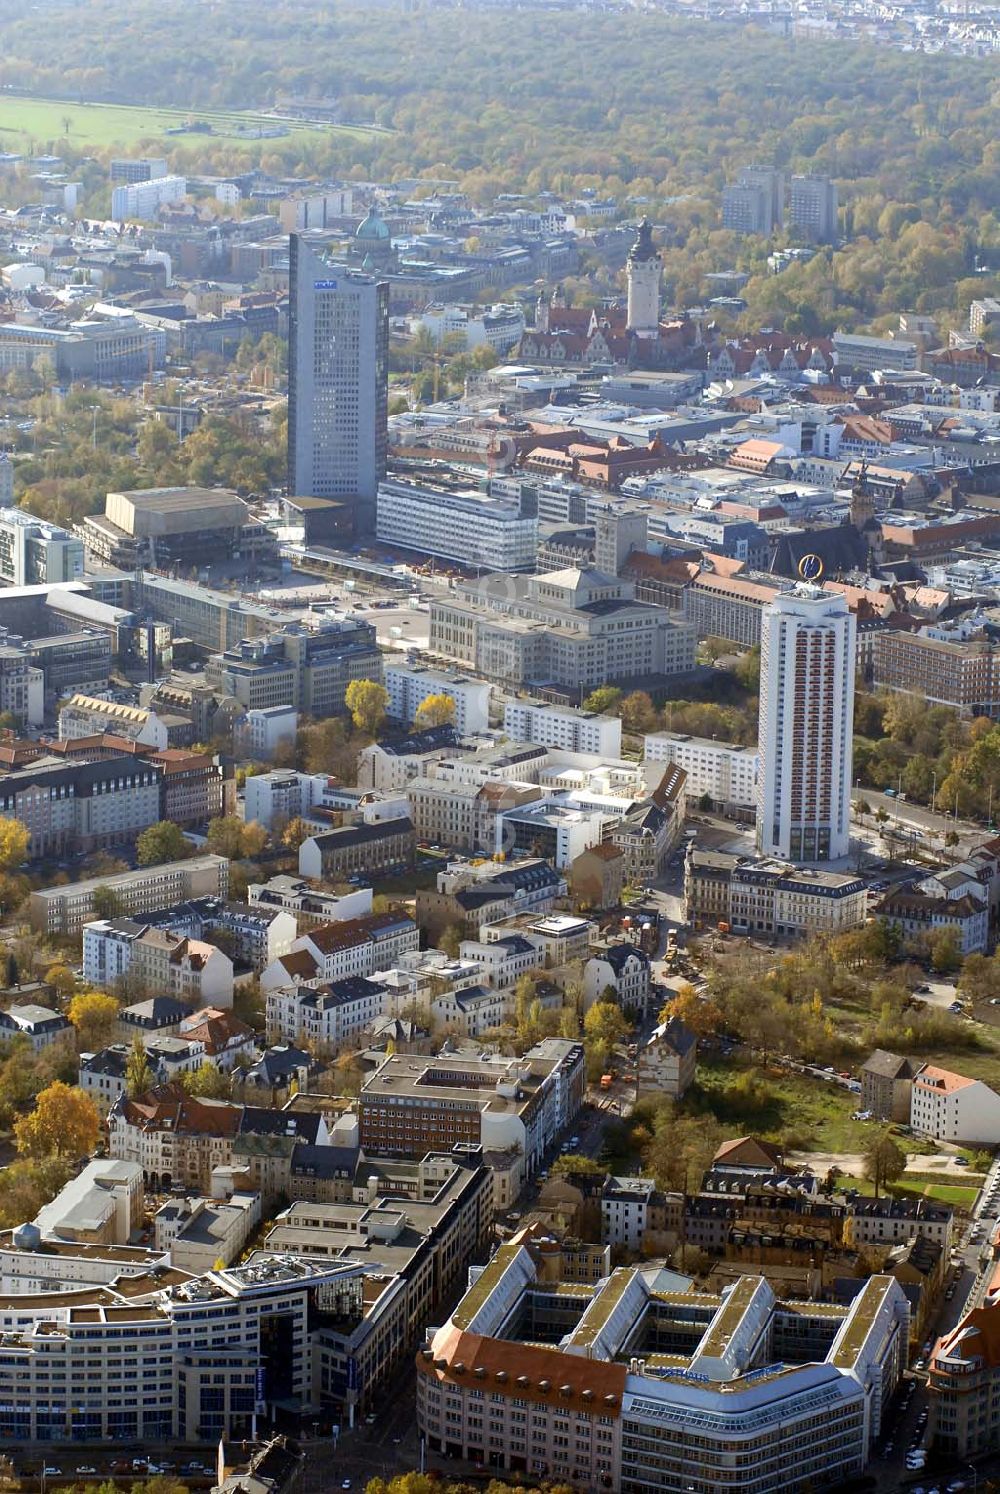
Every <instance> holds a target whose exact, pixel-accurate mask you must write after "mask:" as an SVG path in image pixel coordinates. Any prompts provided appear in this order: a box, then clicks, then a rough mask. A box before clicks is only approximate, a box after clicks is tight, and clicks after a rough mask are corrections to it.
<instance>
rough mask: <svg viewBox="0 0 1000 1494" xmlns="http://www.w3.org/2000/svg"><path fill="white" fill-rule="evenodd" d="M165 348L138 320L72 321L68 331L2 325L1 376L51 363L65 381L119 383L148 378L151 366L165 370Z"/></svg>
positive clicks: (16, 324) (0, 335) (64, 329)
mask: <svg viewBox="0 0 1000 1494" xmlns="http://www.w3.org/2000/svg"><path fill="white" fill-rule="evenodd" d="M165 355H166V346H165V343H163V342H162V340H161V339H160V337H159V336H158V334H157V333H156V332H154V331H152V330H151V329H150V328H149V327H145V326H143V325H141V324H140V323H139V321H138V320H137V319H136V318H135V317H134V316H119V317H114V318H108V319H103V320H96V319H95V320H90V321H81V322H73V323H71V325H70V326H68V327H43V326H40V325H38V324H37V323H34V322H31V323H20V322H4V324H3V326H2V327H0V373H10V372H11V371H12V370H14V369H19V368H32V367H33V366H34V363H35V360H36V359H37V358H40V357H46V358H51V359H52V360H53V361H54V363H55V367H56V377H57V378H58V379H59V380H60V381H61V382H72V381H74V380H75V379H86V380H89V381H91V382H93V383H105V384H106V383H120V382H121V381H122V380H123V379H141V378H145V377H147V376H148V373H149V366H150V362H151V361H152V364H153V367H154V368H162V367H163V360H164V357H165Z"/></svg>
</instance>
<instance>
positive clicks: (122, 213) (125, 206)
mask: <svg viewBox="0 0 1000 1494" xmlns="http://www.w3.org/2000/svg"><path fill="white" fill-rule="evenodd" d="M186 196H187V181H186V179H185V178H184V177H183V176H156V177H153V178H152V179H151V180H150V181H145V182H130V183H129V184H128V185H126V186H119V187H112V189H111V216H112V218H113V219H114V220H115V222H116V223H121V222H123V221H124V220H125V219H127V218H142V219H146V218H155V217H156V211H157V209H158V208H161V207H163V206H164V205H165V204H166V203H169V202H182V201H183V199H184V198H185V197H186Z"/></svg>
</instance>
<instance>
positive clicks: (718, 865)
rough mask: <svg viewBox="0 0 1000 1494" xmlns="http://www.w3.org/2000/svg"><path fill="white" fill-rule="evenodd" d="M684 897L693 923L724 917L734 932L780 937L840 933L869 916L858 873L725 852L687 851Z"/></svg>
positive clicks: (701, 925)
mask: <svg viewBox="0 0 1000 1494" xmlns="http://www.w3.org/2000/svg"><path fill="white" fill-rule="evenodd" d="M684 897H685V908H686V915H687V918H688V920H689V922H691V923H692V925H693V926H694V927H695V928H706V927H710V926H711V925H712V924H717V923H719V922H724V923H727V924H729V926H730V927H731V928H732V929H734V930H735V931H737V932H739V933H747V934H749V933H760V934H769V935H778V936H779V937H785V938H796V937H799V936H800V935H803V934H810V933H831V934H832V933H841V932H843V931H844V930H845V929H852V928H858V927H860V925H861V924H863V923H864V921H865V919H866V918H867V916H868V904H867V891H866V888H865V884H864V882H863V881H862V880H861V878H860V877H852V876H850V875H849V874H848V873H846V872H826V871H819V870H813V869H811V868H804V867H796V866H793V865H790V864H789V863H787V862H783V861H772V860H769V859H767V858H764V859H761V860H752V859H749V858H747V857H740V856H736V855H733V854H731V853H729V852H725V851H698V850H689V851H688V853H687V856H686V858H685V863H684Z"/></svg>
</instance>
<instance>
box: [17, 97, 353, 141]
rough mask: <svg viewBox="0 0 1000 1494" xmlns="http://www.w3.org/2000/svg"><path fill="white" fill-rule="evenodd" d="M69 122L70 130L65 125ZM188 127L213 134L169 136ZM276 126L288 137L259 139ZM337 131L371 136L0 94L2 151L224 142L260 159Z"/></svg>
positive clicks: (262, 118)
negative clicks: (64, 144)
mask: <svg viewBox="0 0 1000 1494" xmlns="http://www.w3.org/2000/svg"><path fill="white" fill-rule="evenodd" d="M67 120H68V121H69V130H68V132H67V129H66V121H67ZM187 121H192V122H194V121H198V122H203V123H205V124H208V125H211V127H212V133H211V134H207V133H206V134H201V133H195V134H184V135H168V134H167V131H168V130H171V129H176V128H177V127H178V126H180V125H183V124H184V123H186V122H187ZM277 126H280V127H281V128H283V129H284V130H285V131H286V133H285V134H283V135H281V136H279V137H275V138H274V139H273V140H269V139H268V138H264V139H261V138H259V137H258V136H257V135H255V134H253V133H244V132H253V131H255V130H257V129H258V128H265V129H267V128H270V127H277ZM331 131H336V132H337V133H341V134H351V135H357V136H359V137H361V136H364V135H366V134H369V133H371V132H370V131H368V130H365V129H363V128H362V127H360V126H354V125H322V126H319V125H317V126H312V125H308V124H298V123H295V122H290V121H282V120H274V119H270V118H269V117H268V116H266V115H260V114H253V113H240V112H237V111H233V112H226V111H222V110H212V109H196V110H190V109H149V108H145V107H143V106H142V105H131V104H78V103H73V102H70V101H68V100H60V99H39V98H21V97H18V96H16V95H12V94H0V151H24V150H27V149H29V148H34V149H36V150H44V149H47V148H48V147H50V146H55V145H56V143H57V142H58V141H60V140H66V139H68V140H69V143H70V145H72V146H73V147H75V148H76V149H77V150H89V149H99V148H101V147H108V146H120V147H122V148H123V149H130V148H132V147H134V146H136V145H139V144H140V143H142V142H146V143H148V144H151V145H152V144H158V145H163V146H164V147H166V148H169V147H170V146H197V145H198V144H211V142H213V141H219V140H224V141H225V143H226V145H227V146H229V147H230V148H232V149H236V150H246V151H248V152H250V151H254V152H256V153H257V154H259V153H260V152H261V151H262V150H266V149H267V148H268V146H269V145H271V146H272V147H273V148H275V149H280V148H281V146H282V144H287V143H288V141H289V140H290V139H292V138H295V139H296V140H303V141H304V140H308V139H314V138H319V137H321V136H324V135H327V134H329V133H330V132H331Z"/></svg>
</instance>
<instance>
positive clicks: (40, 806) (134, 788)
mask: <svg viewBox="0 0 1000 1494" xmlns="http://www.w3.org/2000/svg"><path fill="white" fill-rule="evenodd" d="M160 779H161V774H160V771H159V768H158V766H157V765H156V764H155V763H152V762H148V761H145V760H143V759H142V758H133V757H127V756H124V755H122V756H119V757H107V758H103V759H101V760H99V761H97V762H79V761H77V762H66V763H63V762H58V761H53V760H52V759H50V758H42V759H39V761H38V763H37V764H36V763H32V764H29V766H28V767H26V768H19V769H16V770H15V771H13V772H10V773H5V774H3V776H2V777H0V815H4V816H5V817H7V818H9V819H17V820H20V821H21V822H22V824H24V825H25V826H26V827H27V829H28V832H29V835H30V837H31V838H30V840H29V842H28V855H29V858H31V859H33V860H34V859H37V858H38V857H41V856H53V855H54V856H66V855H76V854H79V853H85V852H87V851H93V850H98V849H100V848H102V847H106V846H114V845H122V844H124V843H126V842H128V841H133V842H134V840H135V838H136V836H137V835H138V834H139V833H140V832H141V831H142V830H145V829H146V828H147V826H149V825H153V824H155V823H156V821H157V820H158V819H159V818H160Z"/></svg>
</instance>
